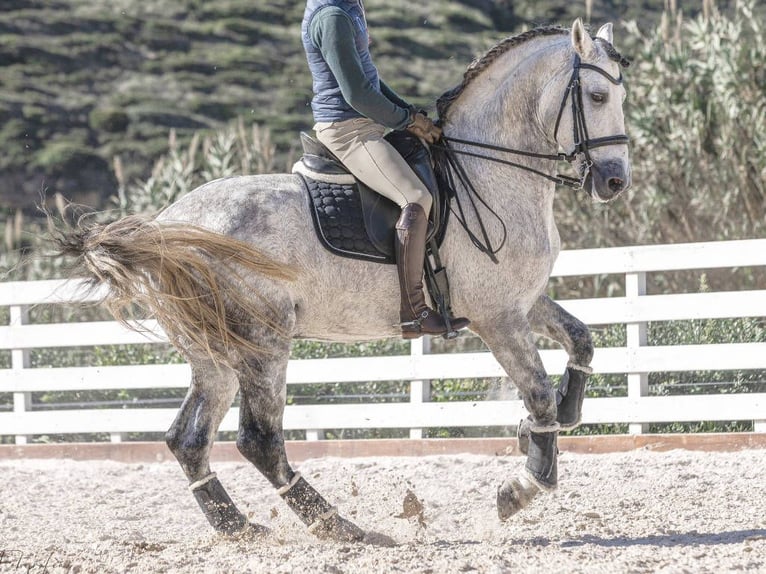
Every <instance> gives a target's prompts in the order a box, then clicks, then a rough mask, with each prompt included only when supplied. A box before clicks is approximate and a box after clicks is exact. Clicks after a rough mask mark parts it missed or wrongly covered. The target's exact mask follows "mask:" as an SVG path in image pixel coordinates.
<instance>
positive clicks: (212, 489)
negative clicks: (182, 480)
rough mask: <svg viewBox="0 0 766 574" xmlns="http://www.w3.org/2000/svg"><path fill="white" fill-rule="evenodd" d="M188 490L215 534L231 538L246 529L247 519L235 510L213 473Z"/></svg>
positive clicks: (247, 525)
mask: <svg viewBox="0 0 766 574" xmlns="http://www.w3.org/2000/svg"><path fill="white" fill-rule="evenodd" d="M189 489H190V490H191V491H192V494H194V498H195V499H196V500H197V504H199V506H200V508H201V509H202V512H204V513H205V518H207V520H208V522H209V523H210V525H211V526H212V527H213V528H215V530H216V532H218V533H220V534H225V535H227V536H232V535H236V534H240V533H242V532H243V531H245V530H247V529H248V527H249V523H248V521H247V518H245V516H244V514H242V513H241V512H240V511H239V510H237V507H236V506H235V505H234V503H233V502H232V500H231V498H229V495H228V493H227V492H226V490H224V488H223V485H222V484H221V483H220V482H219V481H218V479H217V478H216V476H215V473H213V474H210V475H208V476H207V477H206V478H203V479H202V480H199V481H197V482H195V483H193V484H192V485H191V486H190V487H189Z"/></svg>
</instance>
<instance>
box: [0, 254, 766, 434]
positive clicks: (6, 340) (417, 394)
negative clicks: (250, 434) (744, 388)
mask: <svg viewBox="0 0 766 574" xmlns="http://www.w3.org/2000/svg"><path fill="white" fill-rule="evenodd" d="M756 266H766V239H760V240H746V241H730V242H716V243H696V244H679V245H658V246H644V247H627V248H610V249H593V250H590V249H589V250H579V251H568V252H563V253H561V255H560V257H559V260H558V261H557V263H556V266H555V268H554V271H553V276H554V277H555V276H559V277H561V276H592V275H606V274H610V275H614V274H619V275H624V277H625V296H624V297H609V298H601V299H580V300H567V301H563V302H562V305H563V306H564V307H565V308H567V309H568V310H569V311H570V312H572V313H573V314H574V315H576V316H577V317H579V318H580V319H582V320H583V321H585V322H586V323H588V324H590V325H610V324H625V325H626V326H627V327H626V328H627V344H626V346H624V347H618V348H599V349H597V350H596V354H595V357H594V360H593V368H594V370H595V372H596V373H625V374H627V378H628V396H627V397H621V398H593V399H587V400H586V401H585V405H584V408H583V422H584V423H586V424H587V423H628V424H629V425H630V426H629V428H630V432H631V433H641V432H643V431H644V430H645V428H646V425H647V424H649V423H668V422H683V421H735V420H743V421H746V420H752V421H754V430H755V431H756V432H766V393H742V394H709V395H691V396H690V395H687V396H652V397H650V396H647V395H648V382H647V377H648V373H650V372H664V371H667V372H682V371H705V370H716V371H722V370H746V369H766V341H762V340H761V341H749V342H741V343H730V344H707V345H677V346H647V344H646V343H647V338H646V333H647V323H648V322H652V321H676V320H688V319H719V318H733V317H763V316H766V290H758V291H736V292H704V293H692V294H665V295H646V276H647V273H652V272H662V271H677V270H694V269H715V268H738V267H756ZM77 287H78V286H77V283H76V282H70V283H68V284H64V283H62V282H59V281H37V282H16V283H0V307H2V306H5V307H9V308H10V324H9V325H8V326H2V327H0V352H2V351H4V352H8V351H9V350H10V353H11V368H10V369H0V393H13V411H12V412H6V413H0V435H14V436H15V437H16V442H17V443H22V444H23V443H25V442H26V441H27V437H28V436H30V435H44V434H47V435H50V434H60V433H109V434H110V435H111V437H112V440H113V441H119V440H121V439H122V438H123V437H124V435H125V433H129V432H160V431H164V430H166V429H167V428H168V426H169V425H170V422H171V421H172V419H173V416H174V414H175V412H176V411H175V409H165V408H140V409H87V410H74V409H73V410H58V411H39V410H32V409H31V393H34V392H41V391H49V392H50V391H78V390H105V389H146V388H175V387H186V386H187V384H188V380H189V369H188V366H186V365H154V366H114V367H89V366H82V367H78V368H62V369H56V368H51V369H42V368H29V352H30V351H31V350H32V349H41V348H51V347H53V348H63V347H77V346H93V345H118V344H145V343H148V342H157V341H162V334H161V332H160V330H159V329H158V328H157V327H156V324H154V323H150V324H149V326H150V327H151V328H152V329H153V330H154V333H155V334H154V335H153V336H151V337H147V336H146V335H142V334H138V333H136V332H133V331H130V330H127V329H125V328H123V327H121V326H120V325H119V324H117V323H115V322H110V321H103V322H90V323H66V324H45V325H33V324H27V310H28V309H29V307H30V306H33V305H36V304H41V303H45V304H50V303H57V304H71V303H72V301H74V300H76V299H79V300H82V299H81V297H79V296H78V294H77V292H78V289H77ZM425 345H426V348H425V349H424V342H423V341H420V340H419V341H415V342H413V343H412V346H411V354H410V355H405V356H396V357H371V358H341V359H321V360H293V361H291V362H290V364H289V366H288V373H287V375H288V377H287V378H288V384H291V385H294V384H306V383H327V382H355V381H391V380H400V381H410V390H411V391H410V402H408V403H370V404H363V405H360V404H332V405H301V406H288V407H287V408H286V411H285V428H286V429H302V430H306V431H307V438H309V439H312V438H314V439H316V438H321V437H322V429H329V428H331V429H341V428H347V429H368V428H400V429H411V431H410V436H411V437H413V438H417V437H420V436H422V435H421V429H424V428H433V427H475V426H482V427H485V426H508V425H514V424H516V423H517V422H518V421H519V420H520V419H521V418H522V417H523V416H525V413H524V409H523V406H522V404H521V401H470V402H465V401H448V402H429V401H428V398H429V392H428V389H429V381H431V380H434V379H446V378H449V379H456V378H472V377H476V378H478V377H502V376H504V375H505V373H504V372H503V371H502V369H501V368H500V366H499V365H498V364H497V362H496V361H495V360H494V358H493V357H492V355H491V354H489V353H461V354H433V355H431V354H428V353H427V352H424V351H426V350H427V346H428V341H426V342H425ZM541 354H542V357H543V362H544V364H545V367H546V369H547V370H548V371H549V372H550V373H552V374H559V373H561V372H563V370H564V367H565V365H566V360H567V358H566V355H565V353H564V352H563V351H560V350H546V351H542V353H541ZM237 420H238V412H237V409H236V408H233V409H231V411H230V412H229V413H228V415H227V416H226V418H225V419H224V421H223V424H222V425H221V430H224V431H227V430H229V431H230V430H236V427H237Z"/></svg>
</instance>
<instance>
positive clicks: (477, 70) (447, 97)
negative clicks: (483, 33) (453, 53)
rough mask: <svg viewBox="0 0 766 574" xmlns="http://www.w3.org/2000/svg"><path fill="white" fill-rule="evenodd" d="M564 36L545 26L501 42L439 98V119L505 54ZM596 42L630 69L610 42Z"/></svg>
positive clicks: (562, 31) (560, 29)
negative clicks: (543, 39)
mask: <svg viewBox="0 0 766 574" xmlns="http://www.w3.org/2000/svg"><path fill="white" fill-rule="evenodd" d="M564 34H569V29H568V28H563V27H561V26H543V27H540V28H533V29H532V30H527V31H526V32H522V33H521V34H518V35H516V36H509V37H508V38H505V39H504V40H501V41H500V42H499V43H498V44H496V45H495V46H494V47H493V48H491V49H490V50H489V51H488V52H487V53H486V54H484V55H483V56H481V57H480V58H477V59H475V60H474V61H473V62H471V64H469V66H468V68H467V69H466V71H465V74H463V80H462V81H461V82H460V84H458V85H457V86H455V87H454V88H452V89H450V90H447V91H446V92H444V93H443V94H442V95H441V96H440V97H439V99H438V100H436V113H437V115H438V117H439V119H440V120H441V121H442V122H443V121H444V120H445V119H446V117H447V112H448V111H449V108H450V106H451V105H452V104H453V102H454V101H455V100H457V99H458V98H459V97H460V94H462V93H463V90H465V89H466V88H467V87H468V85H469V84H470V83H471V82H472V81H473V80H474V78H476V77H477V76H478V75H479V74H481V73H482V72H483V71H484V70H486V69H487V68H488V67H489V66H490V65H491V64H492V63H493V62H494V61H495V60H497V59H498V58H499V57H500V56H502V55H503V54H505V53H506V52H507V51H508V50H510V49H511V48H514V47H516V46H519V45H521V44H524V43H525V42H528V41H529V40H533V39H535V38H541V37H544V36H556V35H564ZM596 40H597V41H598V42H599V44H601V46H602V47H603V48H604V51H605V52H606V55H607V56H608V57H609V59H611V60H614V61H615V62H617V63H619V64H620V65H621V66H623V67H628V65H630V62H629V61H628V60H627V59H626V58H624V57H623V56H622V55H621V54H620V53H619V52H618V51H617V50H616V49H615V48H614V46H612V45H611V44H610V43H609V42H607V41H606V40H603V39H601V38H597V39H596Z"/></svg>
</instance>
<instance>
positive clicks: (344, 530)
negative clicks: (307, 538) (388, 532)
mask: <svg viewBox="0 0 766 574" xmlns="http://www.w3.org/2000/svg"><path fill="white" fill-rule="evenodd" d="M309 532H311V533H312V534H313V535H314V536H316V537H317V538H319V539H320V540H334V541H335V542H362V541H363V540H364V539H365V532H364V530H362V529H361V528H359V527H358V526H357V525H356V524H354V523H353V522H351V521H350V520H346V519H345V518H343V517H342V516H340V515H339V514H338V513H337V512H335V513H333V514H332V515H331V516H328V517H327V518H321V519H319V520H317V521H316V522H315V523H314V524H312V525H311V526H309Z"/></svg>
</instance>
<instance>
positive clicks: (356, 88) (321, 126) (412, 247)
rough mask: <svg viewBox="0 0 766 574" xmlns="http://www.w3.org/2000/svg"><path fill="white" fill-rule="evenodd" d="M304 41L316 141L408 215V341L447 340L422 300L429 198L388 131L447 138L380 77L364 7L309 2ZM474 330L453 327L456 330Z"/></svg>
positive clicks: (403, 228)
mask: <svg viewBox="0 0 766 574" xmlns="http://www.w3.org/2000/svg"><path fill="white" fill-rule="evenodd" d="M302 38H303V47H304V48H305V50H306V56H307V58H308V63H309V68H310V70H311V76H312V78H313V89H314V97H313V99H312V101H311V109H312V111H313V113H314V121H315V122H316V123H315V125H314V130H315V131H316V135H317V139H318V140H319V141H320V142H322V143H323V144H324V145H325V146H326V147H327V148H328V149H329V150H330V151H331V152H332V153H333V154H335V155H336V156H337V157H338V159H340V160H341V161H342V162H343V164H344V165H345V166H346V168H348V170H349V171H350V172H351V173H353V174H354V175H355V176H356V177H357V178H358V179H359V180H361V181H362V182H364V183H365V184H366V185H367V186H368V187H370V188H372V189H374V190H375V191H376V192H378V193H380V194H381V195H383V196H385V197H387V198H389V199H390V200H392V201H393V202H395V203H396V204H398V205H399V207H401V208H402V213H401V216H400V217H399V220H398V221H397V222H396V234H395V235H396V249H395V253H396V264H397V269H398V273H399V287H400V289H401V307H400V312H399V313H400V317H399V318H400V320H401V329H402V336H403V337H404V338H405V339H412V338H417V337H420V336H421V335H423V334H428V335H443V334H445V333H446V332H447V327H446V325H445V322H444V319H443V318H442V317H441V315H439V313H437V312H436V311H434V310H433V309H431V308H429V307H428V305H426V302H425V297H424V293H423V263H424V260H425V243H426V233H427V230H428V214H429V212H430V211H431V203H432V199H431V194H430V193H429V192H428V190H427V189H426V186H425V185H424V184H423V183H422V182H421V181H420V179H419V178H418V176H417V175H415V173H414V172H413V171H412V169H410V167H409V166H408V165H407V162H406V161H405V160H404V159H403V158H402V157H401V156H400V155H399V153H398V152H397V151H396V150H395V149H394V147H393V146H391V145H390V144H389V143H388V142H387V141H386V140H385V139H384V138H383V135H384V134H385V132H386V131H387V129H389V128H390V129H394V130H401V129H407V130H409V131H410V132H411V133H413V134H415V135H416V136H418V137H419V138H421V139H423V140H425V141H426V142H428V143H434V142H435V141H437V140H438V139H439V138H440V137H441V130H440V129H439V128H438V127H436V126H435V125H434V124H433V122H432V121H431V120H430V119H429V118H428V117H426V116H425V115H424V114H422V113H419V112H418V111H417V110H416V109H415V108H414V107H413V106H412V105H410V104H408V103H407V102H405V101H404V100H403V99H402V98H400V97H399V96H398V95H397V94H396V93H395V92H394V91H393V90H392V89H391V88H389V87H388V86H387V85H386V84H385V83H384V82H383V80H381V79H380V77H379V76H378V70H377V69H376V68H375V66H374V65H373V63H372V58H371V56H370V51H369V44H370V39H369V34H368V31H367V21H366V19H365V14H364V7H363V6H362V1H361V0H308V2H307V3H306V11H305V13H304V16H303V25H302ZM468 323H469V321H468V320H467V319H463V318H457V319H452V320H451V326H452V328H453V329H455V330H457V329H462V328H464V327H466V326H467V325H468Z"/></svg>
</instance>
